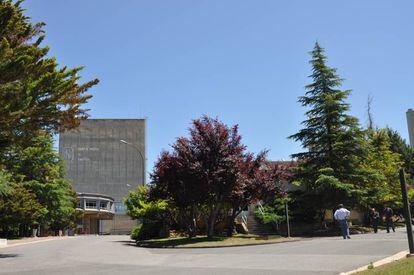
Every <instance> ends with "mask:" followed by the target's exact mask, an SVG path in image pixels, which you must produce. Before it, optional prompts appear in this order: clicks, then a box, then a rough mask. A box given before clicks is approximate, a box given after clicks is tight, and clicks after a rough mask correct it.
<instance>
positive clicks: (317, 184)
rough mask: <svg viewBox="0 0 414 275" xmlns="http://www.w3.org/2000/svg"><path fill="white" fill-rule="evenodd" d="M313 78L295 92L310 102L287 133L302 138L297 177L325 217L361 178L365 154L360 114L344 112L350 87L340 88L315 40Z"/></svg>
mask: <svg viewBox="0 0 414 275" xmlns="http://www.w3.org/2000/svg"><path fill="white" fill-rule="evenodd" d="M311 56H312V59H311V61H310V64H311V65H312V74H311V75H310V77H311V78H312V80H313V82H312V83H311V84H309V85H307V86H306V87H305V88H306V90H307V92H306V94H305V96H301V97H300V98H299V102H300V103H301V104H302V106H304V107H306V108H308V110H307V112H306V113H305V114H306V117H307V119H306V120H305V121H303V122H302V125H303V126H304V128H303V129H301V130H300V131H299V132H298V133H296V134H294V135H292V136H290V137H289V138H291V139H293V140H295V141H299V142H301V143H302V146H303V148H305V149H306V151H305V152H301V153H297V154H293V155H292V157H294V158H297V159H298V160H299V166H298V168H297V169H296V171H295V176H296V180H297V181H298V182H299V183H300V184H303V185H305V186H306V187H307V189H308V190H307V192H309V193H311V194H312V195H313V197H314V198H315V199H316V200H315V201H314V206H315V207H316V209H317V210H318V213H319V214H320V218H321V220H323V219H324V216H325V211H326V210H327V209H333V208H334V207H335V206H336V205H337V204H338V203H340V202H342V203H351V202H353V197H355V196H356V194H357V191H358V190H357V185H358V183H359V182H360V181H361V180H362V179H361V171H360V170H359V161H360V158H359V157H360V156H361V155H363V154H364V148H363V133H362V131H361V130H360V128H359V126H358V120H357V119H356V118H355V117H352V116H350V115H348V114H347V112H348V111H349V108H350V106H349V104H348V103H347V102H346V99H347V97H348V96H349V94H350V90H341V89H339V87H340V86H341V84H342V79H341V78H340V77H339V76H338V75H337V73H336V69H334V68H330V67H328V65H327V64H326V59H327V58H326V56H325V55H324V49H323V48H322V47H321V46H320V45H319V44H318V43H316V44H315V47H314V49H313V51H312V52H311Z"/></svg>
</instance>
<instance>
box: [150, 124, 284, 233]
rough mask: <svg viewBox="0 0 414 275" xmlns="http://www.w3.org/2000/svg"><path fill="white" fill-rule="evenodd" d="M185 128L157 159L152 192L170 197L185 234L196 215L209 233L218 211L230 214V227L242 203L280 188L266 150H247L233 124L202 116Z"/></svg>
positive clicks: (279, 177)
mask: <svg viewBox="0 0 414 275" xmlns="http://www.w3.org/2000/svg"><path fill="white" fill-rule="evenodd" d="M189 133H190V136H189V137H188V138H178V139H177V141H176V142H175V143H174V144H173V145H172V151H171V152H163V153H162V154H161V156H160V157H159V159H158V161H157V162H156V164H155V168H154V172H153V174H152V175H151V177H152V184H153V194H157V196H160V197H162V198H166V199H169V200H170V202H171V203H172V205H174V206H175V207H176V208H177V210H178V213H179V215H178V216H179V218H180V220H181V221H182V222H183V223H184V224H185V227H186V228H187V231H188V232H189V234H190V236H191V235H194V234H195V232H196V227H197V226H196V221H198V220H200V219H204V220H205V223H206V231H207V235H208V236H213V235H214V234H215V227H216V225H217V223H218V220H219V218H220V217H222V216H223V215H224V216H228V215H229V219H228V220H230V221H231V222H230V223H229V227H231V228H230V230H229V232H232V231H233V221H234V218H235V217H236V216H237V215H238V214H239V213H240V211H241V209H242V208H243V207H245V206H246V205H249V204H251V203H255V202H257V201H259V200H261V199H263V198H264V197H265V196H268V195H269V194H274V193H275V191H277V190H280V188H279V183H280V179H281V176H280V175H279V174H278V172H277V171H276V170H275V169H269V168H268V167H267V166H266V165H265V157H266V152H265V151H263V152H261V153H259V154H258V155H257V156H255V155H254V154H251V153H247V152H246V146H244V145H243V144H242V143H241V136H240V135H239V133H238V126H237V125H236V126H233V127H228V126H227V125H225V124H224V123H222V122H221V121H219V120H218V119H213V118H209V117H207V116H203V117H202V118H201V119H197V120H194V121H193V123H192V127H191V128H190V129H189ZM229 206H230V207H231V211H230V212H231V213H230V214H228V211H227V210H228V208H229Z"/></svg>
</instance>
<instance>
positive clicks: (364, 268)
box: [339, 250, 408, 275]
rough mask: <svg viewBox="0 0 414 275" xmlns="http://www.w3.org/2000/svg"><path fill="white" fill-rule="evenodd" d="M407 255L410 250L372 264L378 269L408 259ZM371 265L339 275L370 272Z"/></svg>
mask: <svg viewBox="0 0 414 275" xmlns="http://www.w3.org/2000/svg"><path fill="white" fill-rule="evenodd" d="M407 255H408V250H404V251H401V252H398V253H397V254H394V255H392V256H390V257H387V258H384V259H381V260H379V261H376V262H374V263H372V265H373V266H374V267H378V266H381V265H385V264H389V263H392V262H395V261H398V260H400V259H403V258H405V257H407ZM370 265H371V264H368V265H364V266H361V267H359V268H357V269H354V270H351V271H347V272H341V273H339V275H350V274H355V273H357V272H361V271H365V270H368V266H370Z"/></svg>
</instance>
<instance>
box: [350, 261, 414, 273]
mask: <svg viewBox="0 0 414 275" xmlns="http://www.w3.org/2000/svg"><path fill="white" fill-rule="evenodd" d="M357 274H358V275H412V274H414V257H411V258H406V259H402V260H399V261H396V262H393V263H390V264H386V265H382V266H379V267H374V268H373V269H370V270H366V271H362V272H358V273H357Z"/></svg>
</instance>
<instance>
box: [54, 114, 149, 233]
mask: <svg viewBox="0 0 414 275" xmlns="http://www.w3.org/2000/svg"><path fill="white" fill-rule="evenodd" d="M145 135H146V121H145V119H88V120H85V121H82V122H81V125H80V127H78V128H77V129H74V130H71V131H67V132H64V133H61V134H60V136H59V153H60V155H61V157H62V158H63V159H64V160H65V162H66V168H67V173H66V175H67V178H68V179H69V180H70V181H71V182H72V184H73V187H74V189H75V191H76V192H77V193H78V197H79V199H80V202H81V204H80V205H79V209H80V210H81V211H82V212H83V213H84V216H83V220H82V221H80V223H79V225H78V227H79V228H78V231H82V232H84V233H91V234H96V233H100V234H125V233H129V232H130V230H131V229H132V228H133V227H134V226H135V225H136V221H133V220H131V219H130V218H129V217H128V216H127V215H126V214H125V210H126V209H125V205H124V204H123V202H122V200H123V198H124V197H127V196H128V193H129V191H130V190H134V191H136V189H137V186H138V185H139V184H141V185H142V184H145V179H146V175H145V171H146V161H145V159H146V140H145Z"/></svg>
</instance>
